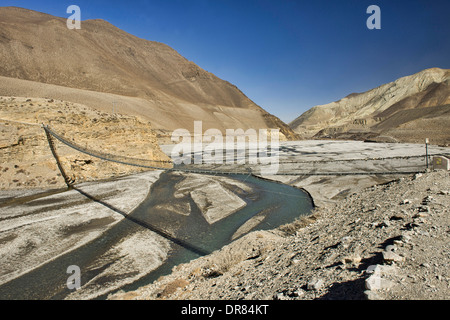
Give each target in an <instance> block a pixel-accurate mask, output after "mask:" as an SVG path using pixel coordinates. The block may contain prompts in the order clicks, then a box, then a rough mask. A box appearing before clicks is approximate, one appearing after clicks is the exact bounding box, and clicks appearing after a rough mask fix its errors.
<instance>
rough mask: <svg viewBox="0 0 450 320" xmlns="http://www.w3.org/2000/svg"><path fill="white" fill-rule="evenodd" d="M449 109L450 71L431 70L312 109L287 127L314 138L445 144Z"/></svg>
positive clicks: (449, 128)
mask: <svg viewBox="0 0 450 320" xmlns="http://www.w3.org/2000/svg"><path fill="white" fill-rule="evenodd" d="M449 104H450V70H446V69H439V68H433V69H426V70H424V71H422V72H419V73H417V74H414V75H411V76H407V77H403V78H400V79H398V80H396V81H394V82H391V83H388V84H385V85H382V86H379V87H378V88H375V89H372V90H370V91H367V92H364V93H353V94H350V95H348V96H347V97H345V98H343V99H341V100H339V101H336V102H332V103H330V104H326V105H321V106H316V107H313V108H312V109H310V110H308V111H307V112H305V113H304V114H302V115H301V116H300V117H298V118H297V119H295V120H294V121H292V122H291V123H290V124H289V125H290V126H291V128H292V129H294V131H296V132H297V133H300V134H304V135H305V136H309V137H315V138H344V139H345V138H349V139H373V140H378V141H382V140H385V141H393V142H395V141H401V142H414V143H416V142H423V141H424V139H425V138H430V139H431V141H432V143H434V144H446V143H448V142H449V140H450V127H449V126H448V123H450V105H449Z"/></svg>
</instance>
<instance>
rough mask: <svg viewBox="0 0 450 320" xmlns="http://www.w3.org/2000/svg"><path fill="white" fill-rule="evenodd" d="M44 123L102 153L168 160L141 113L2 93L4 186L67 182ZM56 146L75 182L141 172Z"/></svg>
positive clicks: (48, 185)
mask: <svg viewBox="0 0 450 320" xmlns="http://www.w3.org/2000/svg"><path fill="white" fill-rule="evenodd" d="M41 124H45V125H49V126H50V127H51V128H52V129H53V130H55V131H56V132H58V133H59V134H62V135H63V136H64V137H66V138H68V139H69V140H72V141H74V142H75V143H77V144H79V145H81V146H83V147H86V148H89V149H92V150H96V151H99V152H106V153H111V154H115V155H122V156H127V157H132V158H138V159H146V160H163V161H167V160H170V159H169V158H168V157H167V156H166V155H165V154H164V153H163V152H162V151H161V150H160V148H159V146H158V143H157V137H156V134H155V133H154V131H153V130H152V127H151V125H150V123H148V121H145V120H143V119H140V118H138V117H134V116H124V115H120V114H111V113H105V112H99V111H96V110H93V109H91V108H89V107H87V106H84V105H80V104H75V103H71V102H65V101H60V100H53V99H42V98H32V99H29V98H20V97H0V132H1V135H0V178H1V179H0V189H3V190H4V189H24V188H55V187H62V186H64V185H65V183H64V179H63V178H62V177H61V174H60V173H59V171H58V168H57V166H56V162H55V159H54V158H53V156H52V154H51V151H50V148H49V145H48V142H47V139H46V136H45V132H44V130H43V129H42V128H41V127H40V125H41ZM56 148H57V153H58V155H59V156H60V160H61V162H62V164H63V168H64V170H65V171H66V173H67V175H68V176H69V178H71V179H72V180H73V181H76V182H83V181H93V180H98V179H105V178H110V177H114V176H121V175H126V174H131V173H137V172H141V171H143V170H141V169H140V168H138V167H132V166H125V165H121V164H116V163H111V162H106V161H103V160H99V159H97V158H93V157H90V156H88V155H86V154H82V153H80V152H77V151H75V150H74V149H71V148H69V147H67V146H65V145H62V144H61V143H59V142H57V143H56ZM165 165H166V164H162V166H163V167H164V166H165Z"/></svg>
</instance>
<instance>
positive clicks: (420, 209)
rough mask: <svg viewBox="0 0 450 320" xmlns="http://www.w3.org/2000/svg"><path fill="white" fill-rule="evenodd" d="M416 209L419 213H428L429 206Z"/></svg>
mask: <svg viewBox="0 0 450 320" xmlns="http://www.w3.org/2000/svg"><path fill="white" fill-rule="evenodd" d="M417 209H418V210H419V212H430V207H429V206H419V207H418V208H417Z"/></svg>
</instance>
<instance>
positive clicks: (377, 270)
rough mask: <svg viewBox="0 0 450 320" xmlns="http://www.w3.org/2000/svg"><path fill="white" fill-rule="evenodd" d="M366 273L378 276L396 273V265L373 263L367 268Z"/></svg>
mask: <svg viewBox="0 0 450 320" xmlns="http://www.w3.org/2000/svg"><path fill="white" fill-rule="evenodd" d="M366 273H368V274H375V275H378V276H383V275H394V274H396V273H397V267H395V266H392V265H383V264H375V265H371V266H369V267H368V268H367V270H366Z"/></svg>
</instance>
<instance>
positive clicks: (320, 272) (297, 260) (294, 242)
mask: <svg viewBox="0 0 450 320" xmlns="http://www.w3.org/2000/svg"><path fill="white" fill-rule="evenodd" d="M449 191H450V179H449V174H448V172H445V171H436V172H430V173H426V174H417V175H414V176H411V177H407V178H401V179H399V180H395V181H392V182H390V183H387V184H383V185H377V186H373V187H370V188H366V189H363V190H360V191H357V192H356V193H353V194H351V195H348V196H347V197H346V198H345V199H343V200H340V201H338V202H336V203H335V204H330V205H327V206H325V207H321V208H317V209H315V211H314V213H313V215H312V216H310V217H308V218H303V219H302V220H299V221H296V222H294V223H292V224H289V225H285V226H282V227H280V228H278V229H277V230H273V231H258V232H253V233H250V234H248V235H247V236H245V237H243V238H240V239H238V240H236V241H235V242H233V243H231V244H230V245H228V246H226V247H224V248H222V249H221V250H219V251H217V252H214V253H213V254H211V255H209V256H205V257H202V258H199V259H196V260H193V261H191V262H190V263H187V264H183V265H180V266H177V267H175V268H174V270H173V272H172V274H170V275H167V276H165V277H162V278H160V279H158V281H156V282H155V283H152V284H149V285H147V286H145V287H141V288H140V289H138V290H136V291H133V292H120V293H117V294H115V295H112V296H110V297H109V298H110V299H188V300H190V299H208V300H210V299H222V300H227V299H280V300H297V299H306V300H311V299H371V300H377V299H389V300H391V299H396V300H414V299H436V300H441V299H448V297H449V294H450V227H449V226H450V216H449V208H450V196H449Z"/></svg>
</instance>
